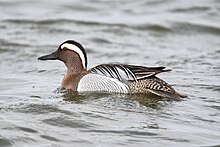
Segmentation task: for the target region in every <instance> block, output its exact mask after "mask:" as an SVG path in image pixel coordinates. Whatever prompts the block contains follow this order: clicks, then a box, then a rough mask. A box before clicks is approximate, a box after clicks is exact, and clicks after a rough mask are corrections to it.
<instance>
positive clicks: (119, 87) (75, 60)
mask: <svg viewBox="0 0 220 147" xmlns="http://www.w3.org/2000/svg"><path fill="white" fill-rule="evenodd" d="M38 59H39V60H56V59H58V60H61V61H63V62H64V63H65V65H66V67H67V73H66V74H65V76H64V79H63V81H62V84H61V87H62V88H65V89H71V90H74V91H101V92H116V93H146V94H152V95H155V96H159V97H169V98H182V97H185V96H184V95H181V94H179V93H177V92H176V91H175V90H174V89H173V88H172V87H171V86H170V85H169V84H167V83H166V82H165V81H163V80H161V79H159V78H158V77H156V75H157V74H159V73H162V72H168V71H170V70H169V69H165V67H145V66H136V65H127V64H100V65H98V66H95V67H93V68H91V69H89V70H87V56H86V52H85V50H84V48H83V47H82V45H81V44H79V43H78V42H76V41H73V40H68V41H65V42H63V43H62V44H61V45H60V46H59V48H58V49H57V50H56V51H55V52H54V53H52V54H49V55H45V56H42V57H40V58H38Z"/></svg>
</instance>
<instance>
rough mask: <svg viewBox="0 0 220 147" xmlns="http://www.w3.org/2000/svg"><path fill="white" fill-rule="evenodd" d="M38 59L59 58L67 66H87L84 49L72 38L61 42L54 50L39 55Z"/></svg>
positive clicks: (76, 67)
mask: <svg viewBox="0 0 220 147" xmlns="http://www.w3.org/2000/svg"><path fill="white" fill-rule="evenodd" d="M38 60H60V61H63V62H64V63H65V65H66V66H67V68H71V67H72V68H75V69H81V70H83V69H84V70H85V69H86V68H87V57H86V52H85V49H84V48H83V46H82V45H81V44H80V43H78V42H76V41H74V40H67V41H65V42H63V43H62V44H61V45H60V46H59V47H58V49H57V50H56V51H55V52H53V53H51V54H48V55H44V56H41V57H39V58H38Z"/></svg>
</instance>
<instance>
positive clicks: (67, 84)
mask: <svg viewBox="0 0 220 147" xmlns="http://www.w3.org/2000/svg"><path fill="white" fill-rule="evenodd" d="M86 73H87V71H86V69H83V70H81V71H76V69H72V68H69V69H68V70H67V72H66V74H65V75H64V78H63V81H62V84H61V88H64V89H71V90H73V91H77V87H78V83H79V81H80V79H81V78H82V77H83V76H84V75H85V74H86Z"/></svg>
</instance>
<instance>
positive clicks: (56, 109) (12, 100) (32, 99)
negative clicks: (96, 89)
mask: <svg viewBox="0 0 220 147" xmlns="http://www.w3.org/2000/svg"><path fill="white" fill-rule="evenodd" d="M219 10H220V9H219V2H218V1H217V0H200V1H199V3H198V1H196V0H191V1H190V2H189V1H185V0H179V1H164V0H156V1H155V0H148V1H146V0H139V1H133V0H127V1H122V0H118V1H109V0H107V1H103V0H96V1H90V0H85V1H83V2H82V1H79V0H66V1H52V0H47V1H43V0H37V1H36V0H23V1H13V0H8V1H0V33H1V35H0V71H1V72H0V73H1V74H0V75H1V77H0V132H1V133H0V145H1V146H73V145H74V146H146V145H147V146H161V145H162V144H163V145H164V146H218V145H219V144H220V141H219V138H220V133H219V130H220V127H219V126H220V120H219V117H220V113H219V109H220V99H219V94H220V88H219V80H220V78H219V77H220V60H219V59H220V50H219V48H220V43H219V34H220V27H219V14H220V13H219ZM67 39H74V40H77V41H79V42H81V43H82V45H83V46H84V47H85V49H86V51H87V53H88V61H89V67H92V66H95V65H97V64H100V63H108V62H120V63H130V64H138V65H146V66H167V67H168V68H171V69H172V72H169V73H164V74H160V75H159V77H160V78H162V79H164V80H165V81H167V82H168V83H170V84H171V85H172V86H173V87H174V88H175V89H176V90H177V91H179V92H182V93H185V94H187V95H188V96H189V98H188V99H183V100H180V101H177V100H168V99H161V98H155V97H154V98H153V97H151V96H150V97H149V96H147V95H144V94H136V95H123V94H106V93H104V94H103V93H78V94H76V93H72V92H68V91H67V92H64V93H60V92H54V90H55V89H57V87H59V85H60V82H61V80H62V78H63V74H64V73H65V70H66V69H65V66H64V65H63V63H61V62H55V61H51V62H47V63H42V62H39V61H38V60H37V57H39V56H40V55H42V54H45V53H48V52H52V51H54V50H55V49H57V47H58V45H59V44H60V43H62V42H63V41H64V40H67Z"/></svg>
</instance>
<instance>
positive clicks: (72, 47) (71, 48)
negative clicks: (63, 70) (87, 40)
mask: <svg viewBox="0 0 220 147" xmlns="http://www.w3.org/2000/svg"><path fill="white" fill-rule="evenodd" d="M64 48H67V49H69V50H72V51H74V52H76V53H77V54H78V55H79V57H80V59H81V61H82V65H83V67H84V68H86V63H85V62H86V59H85V56H84V54H83V52H82V51H81V49H79V48H78V47H77V46H76V45H74V44H70V43H64V44H63V45H61V49H64Z"/></svg>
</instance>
